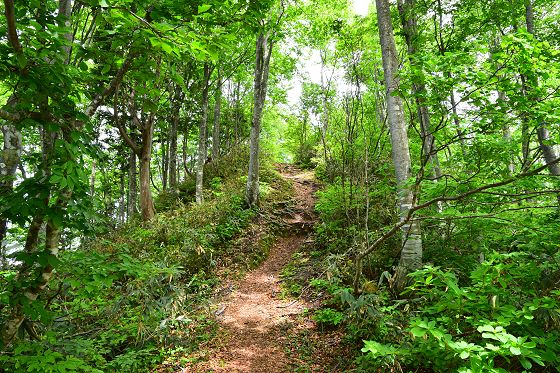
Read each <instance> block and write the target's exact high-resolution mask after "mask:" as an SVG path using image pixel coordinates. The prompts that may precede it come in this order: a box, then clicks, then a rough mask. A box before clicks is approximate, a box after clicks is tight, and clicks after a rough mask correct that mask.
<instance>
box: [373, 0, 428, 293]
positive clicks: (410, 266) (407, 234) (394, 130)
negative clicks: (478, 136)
mask: <svg viewBox="0 0 560 373" xmlns="http://www.w3.org/2000/svg"><path fill="white" fill-rule="evenodd" d="M375 3H376V6H377V22H378V27H379V39H380V42H381V53H382V60H383V70H384V72H385V90H386V100H387V116H388V120H389V126H390V132H391V145H392V158H393V163H394V166H395V176H396V179H397V193H398V196H397V198H398V205H399V210H400V216H401V219H404V218H405V217H406V216H407V214H408V210H409V209H410V208H411V207H412V206H413V204H414V197H413V193H412V190H411V189H410V187H407V185H406V183H407V181H408V179H409V178H410V177H411V161H410V152H409V148H408V135H407V128H406V123H405V119H404V111H403V103H402V99H401V98H400V97H399V96H397V95H396V94H395V93H396V92H397V91H398V88H399V78H398V75H397V74H398V60H397V50H396V46H395V39H394V34H393V26H392V23H391V12H390V9H389V2H388V0H376V2H375ZM402 240H403V244H402V249H401V257H400V262H399V267H398V269H397V273H396V285H397V288H399V289H401V288H402V287H403V285H404V284H405V282H406V274H407V273H408V272H410V271H413V270H415V269H417V268H419V267H420V266H421V265H422V238H421V235H420V227H419V225H418V223H417V222H415V221H412V222H411V223H409V224H405V225H404V226H403V228H402Z"/></svg>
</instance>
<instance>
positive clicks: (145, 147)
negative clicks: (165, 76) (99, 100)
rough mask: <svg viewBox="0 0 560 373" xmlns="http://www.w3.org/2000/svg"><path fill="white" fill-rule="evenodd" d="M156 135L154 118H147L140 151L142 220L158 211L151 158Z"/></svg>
mask: <svg viewBox="0 0 560 373" xmlns="http://www.w3.org/2000/svg"><path fill="white" fill-rule="evenodd" d="M153 136H154V123H153V119H152V118H151V119H149V120H147V121H146V122H145V123H144V125H143V128H142V148H141V151H140V211H141V213H142V220H144V221H148V220H151V219H152V218H153V217H154V216H155V214H156V211H155V209H154V202H153V198H152V188H151V185H150V160H151V157H152V142H153Z"/></svg>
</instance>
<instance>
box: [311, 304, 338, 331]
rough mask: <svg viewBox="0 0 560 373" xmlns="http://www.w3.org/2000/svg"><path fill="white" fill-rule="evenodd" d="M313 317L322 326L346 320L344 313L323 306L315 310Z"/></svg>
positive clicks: (335, 324) (333, 324)
mask: <svg viewBox="0 0 560 373" xmlns="http://www.w3.org/2000/svg"><path fill="white" fill-rule="evenodd" d="M313 319H314V320H315V321H316V322H317V323H318V324H319V325H320V326H321V327H331V326H337V325H340V324H342V322H343V321H344V314H343V313H342V312H340V311H337V310H334V309H332V308H322V309H319V310H317V311H315V314H314V315H313Z"/></svg>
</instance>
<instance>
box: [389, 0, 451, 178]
mask: <svg viewBox="0 0 560 373" xmlns="http://www.w3.org/2000/svg"><path fill="white" fill-rule="evenodd" d="M414 7H415V0H398V10H399V14H400V17H401V23H402V27H403V31H404V36H405V41H406V46H407V53H408V59H409V62H410V64H411V65H413V66H414V65H415V64H416V63H417V62H416V58H415V55H416V53H417V52H418V37H419V35H418V26H417V20H416V17H415V9H414ZM423 80H424V78H423V76H420V77H419V80H418V81H416V82H414V83H413V84H412V90H413V92H412V93H413V94H414V97H415V102H416V110H417V117H418V121H419V123H420V134H421V136H422V156H423V157H424V158H425V159H426V160H427V162H426V163H428V162H429V163H431V165H432V171H431V174H432V177H435V178H437V179H439V178H440V177H441V169H440V165H439V158H438V155H437V153H436V152H435V151H434V135H433V132H432V128H431V127H432V126H431V121H430V112H429V110H428V106H427V105H426V99H425V98H424V97H425V96H426V85H425V84H424V81H423Z"/></svg>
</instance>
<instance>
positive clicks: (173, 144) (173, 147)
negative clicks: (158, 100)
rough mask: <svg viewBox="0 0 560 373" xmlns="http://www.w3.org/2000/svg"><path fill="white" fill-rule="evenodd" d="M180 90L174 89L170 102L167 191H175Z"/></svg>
mask: <svg viewBox="0 0 560 373" xmlns="http://www.w3.org/2000/svg"><path fill="white" fill-rule="evenodd" d="M180 92H181V90H180V88H179V87H176V88H175V95H174V99H173V100H172V102H171V111H172V116H171V128H170V131H169V189H171V191H174V190H176V189H177V179H178V177H177V173H178V170H177V132H178V131H177V130H178V127H179V119H180V117H179V111H180V109H181V102H180V101H181V97H180Z"/></svg>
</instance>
